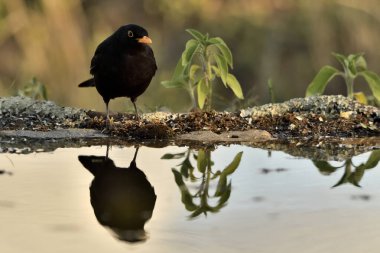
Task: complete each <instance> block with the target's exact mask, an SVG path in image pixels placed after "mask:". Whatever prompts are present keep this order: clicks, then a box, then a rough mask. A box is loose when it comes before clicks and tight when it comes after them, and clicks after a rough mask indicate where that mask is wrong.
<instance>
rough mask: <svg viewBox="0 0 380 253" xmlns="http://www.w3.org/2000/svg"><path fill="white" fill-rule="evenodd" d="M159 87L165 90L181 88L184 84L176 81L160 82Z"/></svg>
mask: <svg viewBox="0 0 380 253" xmlns="http://www.w3.org/2000/svg"><path fill="white" fill-rule="evenodd" d="M161 85H162V86H164V87H165V88H183V87H184V86H185V85H186V83H185V82H184V81H180V80H176V81H162V82H161Z"/></svg>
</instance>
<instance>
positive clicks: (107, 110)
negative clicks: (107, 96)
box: [102, 100, 110, 133]
mask: <svg viewBox="0 0 380 253" xmlns="http://www.w3.org/2000/svg"><path fill="white" fill-rule="evenodd" d="M109 102H110V101H109V100H104V103H106V114H107V116H106V128H104V129H103V130H102V133H103V132H105V131H108V130H109V127H110V111H109V107H108V103H109Z"/></svg>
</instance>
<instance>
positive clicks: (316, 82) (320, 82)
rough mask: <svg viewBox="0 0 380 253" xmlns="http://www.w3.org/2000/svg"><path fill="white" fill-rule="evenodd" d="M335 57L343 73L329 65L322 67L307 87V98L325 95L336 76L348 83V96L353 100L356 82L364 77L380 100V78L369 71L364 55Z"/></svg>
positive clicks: (338, 55) (336, 55) (337, 55)
mask: <svg viewBox="0 0 380 253" xmlns="http://www.w3.org/2000/svg"><path fill="white" fill-rule="evenodd" d="M333 55H334V57H335V58H336V59H337V60H338V61H339V63H340V64H341V65H342V66H343V71H339V70H338V69H336V68H334V67H332V66H328V65H326V66H324V67H322V68H321V70H319V72H318V74H317V75H316V76H315V77H314V79H313V81H312V82H311V83H310V84H309V86H308V87H307V90H306V96H307V97H308V96H315V95H321V94H323V92H324V90H325V88H326V86H327V83H328V82H330V81H331V79H333V78H334V77H335V76H342V77H343V78H344V80H345V82H346V86H347V96H348V97H350V98H353V97H354V80H355V79H356V78H357V77H359V76H362V77H363V78H364V79H365V80H366V81H367V83H368V85H369V87H370V89H371V91H372V94H373V96H374V97H375V98H376V99H377V100H380V77H379V76H378V75H377V74H376V73H374V72H372V71H369V70H368V69H367V63H366V60H365V59H364V57H363V54H350V55H349V56H347V57H346V56H344V55H341V54H336V53H334V54H333Z"/></svg>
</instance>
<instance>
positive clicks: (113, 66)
mask: <svg viewBox="0 0 380 253" xmlns="http://www.w3.org/2000/svg"><path fill="white" fill-rule="evenodd" d="M150 43H152V40H151V39H150V38H149V37H148V32H147V31H146V30H145V29H144V28H142V27H140V26H138V25H133V24H130V25H125V26H122V27H120V28H119V29H118V30H117V31H116V32H114V33H113V34H112V35H111V36H109V37H108V38H107V39H105V40H104V41H103V42H102V43H100V45H99V46H98V47H97V49H96V51H95V55H94V57H93V58H92V60H91V70H90V73H91V74H92V75H93V76H94V78H91V79H89V80H87V81H84V82H82V83H81V84H79V87H91V86H95V87H96V89H97V90H98V92H99V94H100V95H101V96H102V97H103V100H104V102H105V103H106V110H107V126H108V121H109V110H108V103H109V101H110V100H111V99H113V98H117V97H129V98H130V99H131V101H132V103H133V106H134V108H135V113H136V117H137V118H138V114H137V108H136V104H135V102H136V99H137V97H138V96H140V95H141V94H142V93H143V92H144V91H145V90H146V88H148V86H149V83H150V81H151V80H152V78H153V76H154V74H155V73H156V70H157V66H156V61H155V58H154V55H153V51H152V49H151V48H150V47H149V46H148V44H150Z"/></svg>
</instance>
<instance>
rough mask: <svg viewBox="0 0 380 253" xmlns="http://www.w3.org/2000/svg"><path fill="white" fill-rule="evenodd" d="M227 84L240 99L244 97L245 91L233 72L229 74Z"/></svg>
mask: <svg viewBox="0 0 380 253" xmlns="http://www.w3.org/2000/svg"><path fill="white" fill-rule="evenodd" d="M227 85H228V87H230V88H231V90H232V91H233V92H234V94H235V96H236V97H237V98H239V99H244V96H243V91H242V89H241V86H240V83H239V81H238V80H237V79H236V77H235V76H234V75H232V74H228V75H227Z"/></svg>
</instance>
